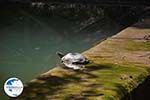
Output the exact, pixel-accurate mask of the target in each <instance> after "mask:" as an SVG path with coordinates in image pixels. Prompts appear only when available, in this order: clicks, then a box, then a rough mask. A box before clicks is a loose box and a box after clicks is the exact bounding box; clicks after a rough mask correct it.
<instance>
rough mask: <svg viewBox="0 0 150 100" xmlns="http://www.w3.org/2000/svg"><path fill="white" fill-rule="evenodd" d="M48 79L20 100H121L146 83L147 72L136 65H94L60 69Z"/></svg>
mask: <svg viewBox="0 0 150 100" xmlns="http://www.w3.org/2000/svg"><path fill="white" fill-rule="evenodd" d="M57 72H59V73H58V74H57ZM61 73H62V75H61ZM46 76H47V77H45V78H38V79H36V81H33V82H31V83H28V84H27V87H26V88H25V90H24V93H23V95H22V96H21V97H19V99H21V100H22V99H23V100H24V99H28V100H30V99H36V100H40V99H41V98H42V100H48V99H53V98H55V100H60V99H61V100H72V99H75V100H76V99H82V100H93V99H94V98H101V99H103V100H118V99H120V98H121V97H123V96H124V95H125V94H127V93H130V91H132V90H133V89H134V88H135V87H136V86H137V85H139V84H140V83H141V82H142V81H144V79H145V77H147V76H148V71H147V70H146V68H145V67H139V66H135V65H117V64H109V63H104V64H95V63H92V64H89V65H87V66H86V67H85V69H84V70H80V71H73V70H70V69H63V68H60V69H57V70H55V74H54V75H53V73H51V75H50V74H48V75H46ZM41 77H42V76H41ZM43 77H44V76H43ZM41 81H42V82H41ZM33 93H34V95H33ZM44 98H45V99H44Z"/></svg>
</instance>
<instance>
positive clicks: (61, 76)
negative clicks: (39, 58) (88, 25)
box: [17, 19, 150, 100]
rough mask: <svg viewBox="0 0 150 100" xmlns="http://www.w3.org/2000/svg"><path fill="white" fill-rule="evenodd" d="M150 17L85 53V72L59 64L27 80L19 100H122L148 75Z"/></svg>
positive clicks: (149, 63)
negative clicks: (86, 62) (59, 65)
mask: <svg viewBox="0 0 150 100" xmlns="http://www.w3.org/2000/svg"><path fill="white" fill-rule="evenodd" d="M147 26H150V20H149V19H145V20H143V21H142V22H139V23H137V24H134V25H133V26H131V27H128V28H126V29H125V30H123V31H121V32H120V33H118V34H117V35H115V36H113V37H111V38H108V39H107V40H105V41H103V42H102V43H100V44H98V45H97V46H95V47H93V48H91V49H89V50H87V51H85V52H84V53H83V54H84V55H85V56H86V57H87V58H88V59H90V60H91V63H90V64H89V65H87V66H86V68H85V69H84V70H82V71H73V70H69V69H65V68H63V67H56V68H54V69H52V70H50V71H48V72H46V73H44V74H42V75H40V76H39V77H37V78H36V79H34V80H32V81H31V82H29V83H27V84H26V86H25V89H24V92H23V94H22V95H21V96H20V97H18V98H17V99H18V100H119V99H121V98H122V97H124V96H125V95H126V94H128V93H130V92H131V91H132V90H133V89H135V88H136V87H137V86H138V85H139V84H141V83H142V82H143V81H144V80H145V79H146V77H148V76H149V71H148V70H149V68H148V67H149V66H150V29H149V27H147Z"/></svg>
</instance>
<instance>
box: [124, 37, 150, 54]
mask: <svg viewBox="0 0 150 100" xmlns="http://www.w3.org/2000/svg"><path fill="white" fill-rule="evenodd" d="M125 46H126V49H127V50H130V51H140V50H142V51H150V41H133V40H130V41H128V42H127V44H126V45H125Z"/></svg>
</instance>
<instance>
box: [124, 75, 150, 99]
mask: <svg viewBox="0 0 150 100" xmlns="http://www.w3.org/2000/svg"><path fill="white" fill-rule="evenodd" d="M122 100H150V76H149V77H147V78H146V79H145V81H144V82H143V83H142V84H140V85H139V86H138V87H137V88H136V89H134V90H133V91H132V92H131V93H130V94H127V95H126V96H125V97H124V98H123V99H122Z"/></svg>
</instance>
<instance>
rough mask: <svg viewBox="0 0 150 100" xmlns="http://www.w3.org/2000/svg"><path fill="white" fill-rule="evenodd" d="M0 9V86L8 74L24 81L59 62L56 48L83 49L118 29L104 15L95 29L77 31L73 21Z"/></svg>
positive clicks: (80, 50) (60, 49) (76, 50)
mask: <svg viewBox="0 0 150 100" xmlns="http://www.w3.org/2000/svg"><path fill="white" fill-rule="evenodd" d="M1 11H3V12H1V14H2V16H0V17H1V18H0V21H1V23H0V50H1V51H0V80H1V81H0V85H1V89H2V87H3V82H4V81H5V80H6V79H7V78H9V77H18V78H20V79H21V80H22V81H23V82H27V81H29V80H31V79H33V78H34V77H36V76H37V75H39V74H41V73H43V72H45V71H48V70H49V69H51V68H53V67H54V66H56V65H57V64H59V58H58V57H57V55H56V54H55V53H56V51H62V52H64V53H67V52H82V51H84V50H87V49H89V48H90V47H92V46H93V44H95V42H96V43H97V42H98V41H100V40H102V39H104V38H105V37H107V36H111V35H113V34H114V33H115V32H116V31H117V30H118V29H119V26H118V25H117V24H116V23H115V22H113V21H112V20H110V19H109V18H105V19H103V21H102V22H103V23H101V22H99V23H98V25H95V26H94V27H96V28H97V30H94V27H92V28H88V29H85V30H84V31H83V32H80V33H79V32H77V31H76V30H78V28H79V26H78V25H77V24H76V23H75V22H73V21H69V20H66V19H63V18H61V17H58V16H53V17H52V16H48V15H44V16H37V15H34V14H32V13H29V12H27V11H24V10H18V11H17V12H15V13H14V11H13V12H11V10H10V11H9V10H7V11H4V10H1ZM10 13H11V14H10ZM13 13H14V15H13ZM0 92H2V91H0ZM3 100H4V99H3Z"/></svg>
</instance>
